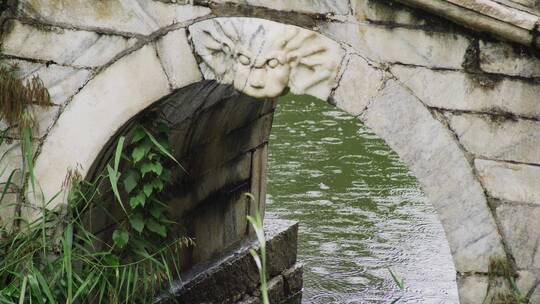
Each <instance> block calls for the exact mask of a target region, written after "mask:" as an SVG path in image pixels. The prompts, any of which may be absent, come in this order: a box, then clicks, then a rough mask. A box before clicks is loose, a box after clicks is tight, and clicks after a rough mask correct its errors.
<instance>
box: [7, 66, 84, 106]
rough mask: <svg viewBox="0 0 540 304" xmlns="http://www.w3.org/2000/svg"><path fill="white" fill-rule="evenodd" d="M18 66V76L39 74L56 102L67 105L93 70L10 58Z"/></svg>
mask: <svg viewBox="0 0 540 304" xmlns="http://www.w3.org/2000/svg"><path fill="white" fill-rule="evenodd" d="M7 62H8V63H10V64H15V65H17V67H18V73H17V75H18V77H21V78H23V79H30V78H32V77H33V76H38V77H39V78H40V79H41V80H42V81H43V84H44V85H45V87H46V88H47V90H48V91H49V94H50V95H51V100H52V102H53V103H54V104H57V105H65V103H66V102H67V101H68V100H69V98H71V97H72V96H73V95H75V93H76V92H77V91H78V90H79V89H80V88H82V87H83V86H84V84H85V83H86V82H87V81H88V79H89V78H90V75H91V72H90V71H89V70H86V69H77V68H72V67H66V66H60V65H57V64H41V63H34V62H29V61H24V60H8V61H7Z"/></svg>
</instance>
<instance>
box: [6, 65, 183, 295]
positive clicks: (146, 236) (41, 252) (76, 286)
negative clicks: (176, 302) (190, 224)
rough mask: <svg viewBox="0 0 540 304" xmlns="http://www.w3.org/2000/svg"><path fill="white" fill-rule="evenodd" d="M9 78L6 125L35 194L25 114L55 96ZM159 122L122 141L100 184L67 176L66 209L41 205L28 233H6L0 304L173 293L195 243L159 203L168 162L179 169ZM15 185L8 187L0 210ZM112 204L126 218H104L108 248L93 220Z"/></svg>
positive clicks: (35, 84) (34, 81)
mask: <svg viewBox="0 0 540 304" xmlns="http://www.w3.org/2000/svg"><path fill="white" fill-rule="evenodd" d="M13 72H14V70H13V69H10V68H6V67H0V98H1V99H0V118H2V119H3V120H4V121H6V122H7V123H8V124H9V125H10V126H13V125H15V124H16V125H18V126H19V127H18V128H17V130H18V131H19V134H18V136H20V138H21V139H22V140H21V142H22V143H23V144H22V145H21V149H23V151H22V152H23V153H22V155H23V158H24V161H23V163H24V169H23V170H24V171H25V174H23V176H25V177H26V176H27V177H28V180H29V183H30V184H31V185H32V187H36V184H37V183H36V181H35V180H34V174H33V153H32V151H33V149H32V140H31V130H32V124H31V121H32V118H31V116H30V115H29V114H28V111H27V110H28V109H27V108H28V107H29V106H31V105H49V104H50V97H49V94H48V93H47V91H46V89H45V88H44V86H43V83H42V82H41V80H39V78H32V79H31V80H30V81H29V82H27V83H26V85H25V84H23V82H22V81H21V80H18V79H17V78H16V77H15V76H14V74H13ZM154 118H155V117H152V118H151V119H148V120H145V121H144V122H143V123H141V124H139V125H137V126H136V128H135V129H134V131H133V132H132V133H131V134H132V135H130V136H127V137H121V138H120V139H119V140H118V143H117V145H116V150H115V154H114V155H113V159H112V160H111V162H110V163H109V164H108V165H107V167H106V170H105V172H103V173H102V174H101V175H99V176H98V178H96V179H95V180H94V181H84V180H82V179H81V177H80V175H79V174H78V173H77V172H71V173H70V177H69V184H70V188H69V189H70V191H69V195H68V199H67V205H66V206H63V208H61V209H58V210H54V211H51V210H47V208H46V206H47V203H48V202H47V201H43V202H41V203H42V204H41V207H40V208H41V210H40V211H41V213H42V215H43V216H42V217H41V218H39V219H38V220H36V221H35V222H33V223H27V225H25V226H24V227H25V228H24V229H22V230H15V231H8V229H7V227H6V226H5V225H4V226H0V232H3V237H2V238H0V257H2V258H1V259H0V303H149V302H152V300H153V299H154V297H155V296H156V293H158V292H161V291H163V290H167V289H168V287H170V284H171V282H172V280H173V277H175V276H177V275H178V274H179V271H180V262H179V256H180V250H181V248H182V247H184V246H186V245H191V243H192V242H191V240H189V239H187V238H183V237H180V238H176V237H172V236H171V235H170V234H169V231H170V230H171V226H172V225H173V222H172V221H170V220H169V219H168V218H167V216H166V209H167V206H166V205H165V204H164V203H163V202H161V201H160V199H161V197H162V193H163V191H164V189H165V188H166V187H167V185H169V184H170V182H171V169H170V168H171V166H170V163H174V162H176V163H177V161H176V160H174V158H173V157H172V155H171V152H170V145H169V143H168V133H167V132H168V130H167V128H166V126H165V125H164V124H162V123H161V122H160V121H159V119H154ZM27 122H30V123H27ZM1 135H2V136H0V143H1V142H2V141H3V140H4V139H5V132H4V134H1ZM126 142H128V144H126V146H125V147H124V144H125V143H126ZM178 165H179V164H178ZM1 169H2V168H0V172H1ZM12 176H13V172H12V173H11V174H10V176H9V178H8V181H7V182H6V183H5V184H3V185H2V187H3V189H2V195H1V196H0V207H5V205H6V204H5V203H4V200H5V198H6V193H7V192H8V190H9V189H10V187H11V184H12V182H11V179H12ZM24 179H25V180H26V178H24ZM35 190H36V189H34V193H35V192H36V191H35ZM38 191H39V189H38ZM110 197H114V198H115V199H116V200H117V201H118V202H119V203H120V205H121V206H122V210H123V211H124V213H125V214H124V216H123V217H118V216H117V215H112V214H109V215H108V216H110V218H111V219H113V220H114V225H113V227H114V226H116V229H115V230H114V233H113V234H112V240H108V239H107V238H106V237H103V236H104V234H103V233H102V234H100V233H98V232H96V231H93V230H91V229H89V227H88V225H87V224H88V222H89V221H90V222H91V221H92V217H91V216H89V213H90V211H92V210H93V209H96V208H97V207H98V206H99V205H101V206H102V205H103V204H104V203H106V202H107V198H110ZM50 199H53V198H50ZM109 201H110V200H109ZM124 202H127V203H126V204H124ZM17 204H20V202H17ZM106 234H107V233H106V231H105V235H106Z"/></svg>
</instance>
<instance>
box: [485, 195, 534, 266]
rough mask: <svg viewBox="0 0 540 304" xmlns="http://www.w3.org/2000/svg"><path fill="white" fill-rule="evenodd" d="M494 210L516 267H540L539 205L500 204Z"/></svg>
mask: <svg viewBox="0 0 540 304" xmlns="http://www.w3.org/2000/svg"><path fill="white" fill-rule="evenodd" d="M496 211H497V218H498V219H499V222H500V223H501V227H502V231H503V234H504V239H505V241H506V244H507V245H508V247H509V248H510V252H511V254H512V256H513V257H514V259H515V261H516V265H517V267H518V268H519V269H531V268H537V269H538V268H540V250H538V249H539V248H538V247H539V245H540V233H539V231H540V221H539V220H538V218H540V206H527V205H517V204H502V205H500V206H499V207H497V210H496Z"/></svg>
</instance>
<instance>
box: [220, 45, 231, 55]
mask: <svg viewBox="0 0 540 304" xmlns="http://www.w3.org/2000/svg"><path fill="white" fill-rule="evenodd" d="M222 48H223V52H225V53H226V54H230V53H231V47H230V46H228V45H227V44H225V43H224V44H223V46H222Z"/></svg>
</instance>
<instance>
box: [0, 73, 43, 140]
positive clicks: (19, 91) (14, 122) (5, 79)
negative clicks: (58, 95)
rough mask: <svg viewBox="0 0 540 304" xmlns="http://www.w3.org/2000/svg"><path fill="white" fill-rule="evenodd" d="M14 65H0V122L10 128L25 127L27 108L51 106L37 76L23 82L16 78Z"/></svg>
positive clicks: (41, 82)
mask: <svg viewBox="0 0 540 304" xmlns="http://www.w3.org/2000/svg"><path fill="white" fill-rule="evenodd" d="M17 70H18V67H17V66H16V65H0V120H4V121H6V122H7V123H8V124H9V125H10V126H19V125H21V124H22V127H21V130H23V129H24V127H25V126H26V125H25V124H24V122H25V113H26V111H27V109H28V107H29V106H32V105H37V106H51V105H53V103H52V101H51V97H50V95H49V92H48V91H47V89H46V88H45V86H44V85H43V81H42V80H41V79H40V78H39V77H38V76H33V77H31V78H30V79H28V80H26V81H23V80H22V79H20V78H18V77H17V76H16V72H17Z"/></svg>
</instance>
